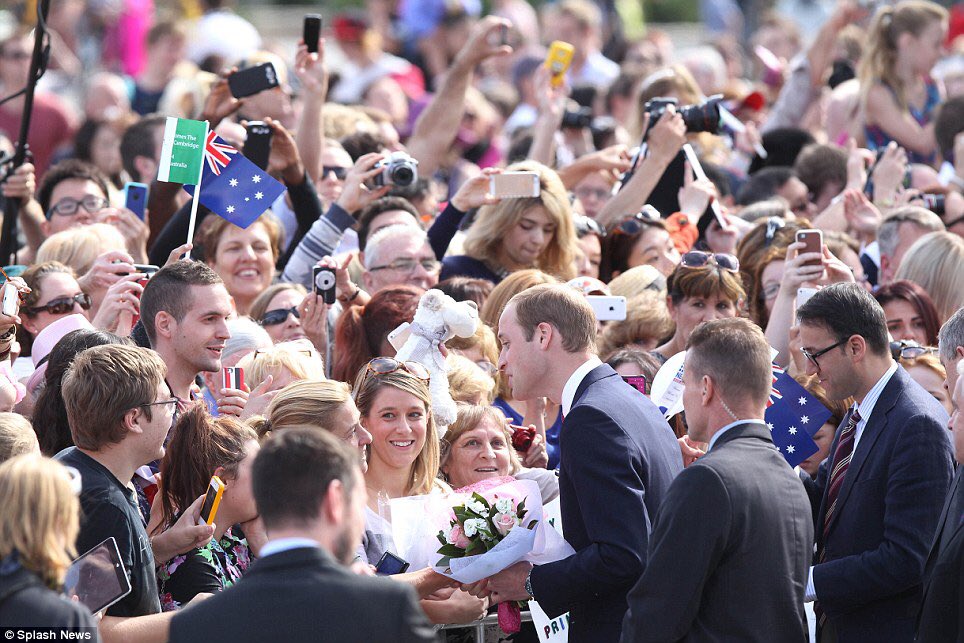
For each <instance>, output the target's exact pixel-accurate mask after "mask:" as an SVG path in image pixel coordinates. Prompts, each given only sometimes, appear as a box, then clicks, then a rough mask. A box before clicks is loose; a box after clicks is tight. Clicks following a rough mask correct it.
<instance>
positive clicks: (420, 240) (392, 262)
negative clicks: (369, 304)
mask: <svg viewBox="0 0 964 643" xmlns="http://www.w3.org/2000/svg"><path fill="white" fill-rule="evenodd" d="M363 259H364V261H363V265H364V266H365V272H364V273H363V274H362V280H363V282H364V284H365V289H366V290H368V292H369V293H372V294H374V293H375V292H377V291H379V290H381V289H382V288H385V287H386V286H397V285H402V284H410V285H413V286H418V287H419V288H424V289H425V290H428V289H429V288H433V287H434V286H435V284H437V283H438V274H439V268H440V266H441V264H440V263H439V261H438V260H437V259H436V258H435V253H434V252H433V251H432V247H431V246H430V245H429V242H428V236H427V235H426V234H425V232H424V231H422V230H419V229H418V228H415V227H414V226H409V225H398V224H396V225H391V226H388V227H387V228H382V229H381V230H379V231H378V232H376V233H375V234H374V235H373V236H372V237H371V238H370V239H369V240H368V243H367V244H366V245H365V254H364V257H363Z"/></svg>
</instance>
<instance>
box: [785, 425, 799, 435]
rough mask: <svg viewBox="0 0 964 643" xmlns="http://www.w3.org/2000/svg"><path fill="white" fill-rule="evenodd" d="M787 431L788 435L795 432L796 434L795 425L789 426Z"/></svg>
mask: <svg viewBox="0 0 964 643" xmlns="http://www.w3.org/2000/svg"><path fill="white" fill-rule="evenodd" d="M787 433H789V434H790V435H796V434H797V427H795V426H791V427H790V428H789V429H787Z"/></svg>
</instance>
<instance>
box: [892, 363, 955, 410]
mask: <svg viewBox="0 0 964 643" xmlns="http://www.w3.org/2000/svg"><path fill="white" fill-rule="evenodd" d="M914 353H918V354H917V355H915V356H913V357H910V356H908V357H904V355H905V354H907V355H911V354H914ZM900 365H901V366H903V367H904V369H905V370H906V371H907V374H908V375H910V377H911V379H913V380H914V381H915V382H917V383H918V384H920V385H921V386H923V387H924V390H925V391H927V392H928V393H930V394H931V395H932V396H933V398H934V399H935V400H937V401H938V402H940V403H941V406H943V407H944V409H945V410H946V411H947V413H948V415H951V414H953V413H954V405H953V404H952V403H951V394H950V392H949V391H948V390H947V389H946V388H944V380H945V379H947V370H945V368H944V365H943V364H941V360H940V358H938V357H937V349H936V348H928V347H925V346H908V347H906V348H904V349H903V350H902V351H901V357H900Z"/></svg>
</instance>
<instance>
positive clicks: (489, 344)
mask: <svg viewBox="0 0 964 643" xmlns="http://www.w3.org/2000/svg"><path fill="white" fill-rule="evenodd" d="M445 345H446V346H447V347H448V348H449V349H450V350H453V351H460V352H465V351H470V350H472V349H473V348H478V349H479V351H480V352H481V353H482V356H483V357H484V358H485V359H487V360H488V361H490V362H492V365H493V366H497V365H498V363H499V340H497V339H496V337H495V331H493V330H492V328H490V327H489V325H488V324H479V326H478V328H476V329H475V334H474V335H472V336H471V337H458V336H456V337H453V338H452V339H450V340H448V341H446V342H445Z"/></svg>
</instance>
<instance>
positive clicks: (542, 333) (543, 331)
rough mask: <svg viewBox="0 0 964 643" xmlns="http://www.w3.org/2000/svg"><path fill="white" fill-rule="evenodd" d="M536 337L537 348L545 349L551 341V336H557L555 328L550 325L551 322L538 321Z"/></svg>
mask: <svg viewBox="0 0 964 643" xmlns="http://www.w3.org/2000/svg"><path fill="white" fill-rule="evenodd" d="M535 334H536V337H535V339H536V340H537V341H538V342H539V348H541V349H542V350H546V349H547V348H549V344H550V343H551V342H552V340H553V338H555V337H558V334H557V333H556V329H555V328H553V327H552V324H550V323H548V322H540V323H539V325H538V326H536V333H535Z"/></svg>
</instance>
